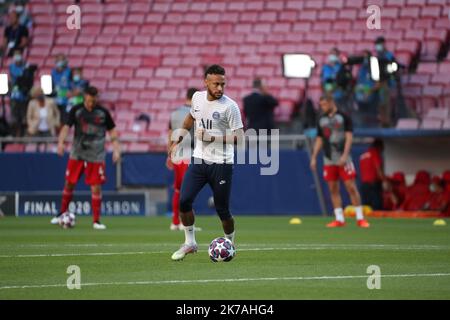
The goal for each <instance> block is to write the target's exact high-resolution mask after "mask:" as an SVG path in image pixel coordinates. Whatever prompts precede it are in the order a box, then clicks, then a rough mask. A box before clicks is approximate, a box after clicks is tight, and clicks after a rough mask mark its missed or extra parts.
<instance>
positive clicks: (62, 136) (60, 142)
mask: <svg viewBox="0 0 450 320" xmlns="http://www.w3.org/2000/svg"><path fill="white" fill-rule="evenodd" d="M69 129H70V128H69V126H68V125H67V124H65V125H64V126H63V127H62V129H61V131H60V133H59V137H58V151H57V152H58V155H59V156H61V157H62V156H63V155H64V142H65V141H66V138H67V135H68V134H69Z"/></svg>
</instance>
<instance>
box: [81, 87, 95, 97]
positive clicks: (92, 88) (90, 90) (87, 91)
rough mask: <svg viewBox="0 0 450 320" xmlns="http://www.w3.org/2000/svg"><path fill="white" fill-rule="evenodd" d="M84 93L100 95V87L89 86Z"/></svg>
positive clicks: (93, 95)
mask: <svg viewBox="0 0 450 320" xmlns="http://www.w3.org/2000/svg"><path fill="white" fill-rule="evenodd" d="M84 93H85V94H87V95H89V96H92V97H96V96H97V95H98V89H97V88H96V87H93V86H89V87H87V88H86V89H85V90H84Z"/></svg>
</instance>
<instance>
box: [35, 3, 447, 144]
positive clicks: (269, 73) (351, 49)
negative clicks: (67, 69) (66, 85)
mask: <svg viewBox="0 0 450 320" xmlns="http://www.w3.org/2000/svg"><path fill="white" fill-rule="evenodd" d="M369 4H379V5H381V6H382V8H383V10H382V30H368V29H367V28H366V20H367V17H368V13H367V11H366V9H367V6H368V5H369ZM449 4H450V3H449V1H447V0H427V1H412V0H405V1H392V0H379V1H351V0H329V1H321V0H318V1H317V0H307V1H297V0H284V1H281V0H280V1H270V2H267V1H261V0H250V1H242V0H228V1H214V2H211V1H165V2H160V1H141V0H137V1H125V0H116V1H113V2H108V1H106V3H104V4H102V3H99V2H98V1H96V0H83V1H81V4H80V6H81V10H82V27H81V30H79V31H78V30H68V29H67V28H66V17H67V14H66V9H67V1H63V0H33V1H31V2H30V4H29V5H30V11H31V14H32V16H33V20H34V27H33V29H32V33H31V35H32V44H31V48H30V50H29V55H28V61H29V62H30V63H36V64H38V65H39V66H40V70H39V74H49V73H50V71H51V68H52V67H53V64H54V56H55V55H56V54H58V53H64V54H66V55H67V57H68V60H69V64H70V66H72V67H75V66H83V67H84V75H85V76H86V78H88V79H89V80H90V81H91V83H92V84H93V85H95V86H97V87H98V88H99V89H100V90H101V92H102V99H103V101H104V103H105V104H107V105H108V106H110V107H111V108H112V110H113V111H114V112H115V116H116V117H118V118H119V119H120V122H121V124H120V129H121V131H123V132H124V134H125V136H127V135H128V136H129V135H132V134H133V129H132V127H133V120H134V118H135V117H136V116H137V115H138V114H140V113H142V112H146V113H147V114H148V115H149V116H150V117H151V119H152V121H151V123H150V127H149V129H148V130H147V131H146V132H145V135H146V136H148V137H164V136H165V134H166V130H167V126H166V124H165V123H164V124H163V123H162V122H164V121H166V120H167V119H168V115H169V113H170V111H171V110H172V109H173V108H175V107H176V106H177V105H179V104H180V103H182V101H183V96H184V92H185V89H186V88H187V87H189V86H201V77H202V71H203V70H202V66H204V65H207V64H211V63H221V64H224V65H225V66H226V67H227V73H228V74H229V76H230V82H229V85H228V89H227V94H228V95H229V96H231V97H233V98H235V99H236V100H238V101H239V102H240V101H241V99H242V97H243V96H244V95H245V94H247V93H248V92H249V91H251V80H252V79H253V78H254V77H255V76H260V77H263V78H266V79H267V85H268V87H270V89H271V92H272V93H273V95H274V96H276V97H278V98H279V100H280V107H279V108H277V109H276V114H275V115H276V119H277V120H278V121H280V122H286V121H289V120H290V119H291V115H292V111H293V106H294V104H295V102H297V101H298V99H299V96H300V94H301V89H300V88H301V87H302V82H300V81H299V80H297V79H285V78H283V77H282V73H281V66H280V56H281V54H283V53H287V52H303V53H307V54H310V55H311V56H313V57H314V59H315V60H316V61H317V62H318V64H319V66H318V68H316V69H315V71H314V74H313V76H312V79H311V80H310V88H309V92H308V94H309V96H310V97H311V98H312V100H313V101H317V99H318V97H319V95H320V93H321V88H320V80H319V73H320V72H319V70H320V67H321V65H322V63H323V62H324V60H325V58H326V53H327V52H328V50H329V49H330V48H331V47H334V46H337V47H339V48H340V49H341V50H342V51H343V52H344V53H345V54H348V55H349V54H357V53H361V51H362V50H365V49H370V50H372V49H373V40H374V39H375V38H376V37H377V36H379V35H383V36H385V38H386V41H387V45H388V49H390V50H392V51H393V52H394V54H395V55H396V57H397V59H398V61H399V62H401V63H402V64H404V65H405V66H406V67H407V69H408V70H409V71H410V72H409V73H406V74H404V75H403V77H402V82H403V84H404V90H403V91H404V94H405V97H406V102H407V103H408V105H409V106H411V107H412V108H413V109H414V110H415V111H416V113H417V114H418V115H419V118H421V117H424V120H423V122H422V123H421V124H420V123H419V124H418V125H417V128H426V129H430V128H432V129H440V128H448V127H449V121H450V120H448V118H444V117H439V121H436V120H435V119H434V118H435V116H434V115H437V113H436V112H440V111H437V110H447V117H449V114H448V108H449V106H450V81H449V72H450V56H449V55H448V54H447V52H448V47H449V39H450V33H449V26H448V17H447V15H446V10H448V6H449ZM437 108H438V109H437ZM435 109H436V111H435ZM408 121H409V122H408ZM408 121H407V122H408V125H406V127H407V128H416V126H415V124H411V123H412V122H413V121H412V120H411V119H409V120H408ZM403 125H404V124H403V121H400V122H399V124H398V127H399V128H402V127H403ZM134 134H135V133H134ZM128 148H130V149H131V150H134V149H136V150H144V149H145V148H143V147H142V146H140V145H136V144H130V145H129V146H128Z"/></svg>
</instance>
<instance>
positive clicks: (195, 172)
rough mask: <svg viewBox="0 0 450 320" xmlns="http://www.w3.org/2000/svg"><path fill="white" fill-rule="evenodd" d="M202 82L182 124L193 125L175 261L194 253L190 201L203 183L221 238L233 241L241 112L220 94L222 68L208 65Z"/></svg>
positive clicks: (223, 74) (242, 134)
mask: <svg viewBox="0 0 450 320" xmlns="http://www.w3.org/2000/svg"><path fill="white" fill-rule="evenodd" d="M204 81H205V86H206V91H201V92H196V93H195V94H194V96H193V97H192V106H191V111H190V113H189V114H188V115H187V116H186V118H185V120H184V123H183V129H185V130H186V131H185V133H187V131H189V130H190V129H191V128H192V126H194V125H195V139H196V145H195V148H194V153H193V158H192V160H191V164H190V165H189V168H188V170H187V172H186V175H185V177H184V179H183V184H182V186H181V194H180V217H181V221H182V223H183V225H184V226H185V228H184V232H185V242H184V244H183V245H182V246H181V247H180V249H179V250H177V251H176V252H174V254H173V255H172V260H175V261H176V260H182V259H183V258H184V257H185V256H186V255H187V254H189V253H195V252H197V243H196V241H195V226H194V223H195V215H194V211H193V209H192V203H193V202H194V200H195V198H196V197H197V195H198V193H199V192H200V190H201V189H202V188H203V187H204V186H205V184H209V186H210V187H211V189H212V191H213V196H214V204H215V208H216V211H217V214H218V215H219V218H220V220H221V221H222V227H223V230H224V233H225V237H226V238H228V239H229V240H231V242H233V243H234V234H235V233H234V219H233V216H232V215H231V213H230V209H229V204H230V192H231V178H232V173H233V162H234V144H235V143H236V142H238V141H242V140H241V139H243V138H244V131H243V124H242V119H241V113H240V110H239V107H238V105H237V103H236V102H235V101H233V100H231V99H230V98H228V97H227V96H226V95H224V89H225V83H226V81H225V70H224V68H222V67H221V66H219V65H212V66H210V67H209V68H208V69H207V70H206V71H205V78H204ZM194 122H195V124H194ZM182 140H183V137H182V136H181V137H180V138H179V139H176V141H174V142H173V143H172V145H171V147H170V148H169V155H171V156H172V155H173V154H174V152H175V151H176V148H177V145H179V144H180V142H181V141H182Z"/></svg>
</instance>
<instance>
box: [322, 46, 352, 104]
mask: <svg viewBox="0 0 450 320" xmlns="http://www.w3.org/2000/svg"><path fill="white" fill-rule="evenodd" d="M348 76H349V75H348V72H346V68H345V65H344V63H343V62H342V61H341V58H340V51H339V49H337V48H332V49H331V50H330V53H329V55H328V57H327V63H326V64H325V65H324V66H323V67H322V71H321V75H320V78H321V84H322V90H323V92H324V93H326V94H331V95H332V96H333V99H334V101H335V103H336V105H337V107H338V109H339V110H340V111H343V112H346V113H350V112H351V102H350V101H349V90H348V89H349V84H350V82H349V80H350V79H348Z"/></svg>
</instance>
